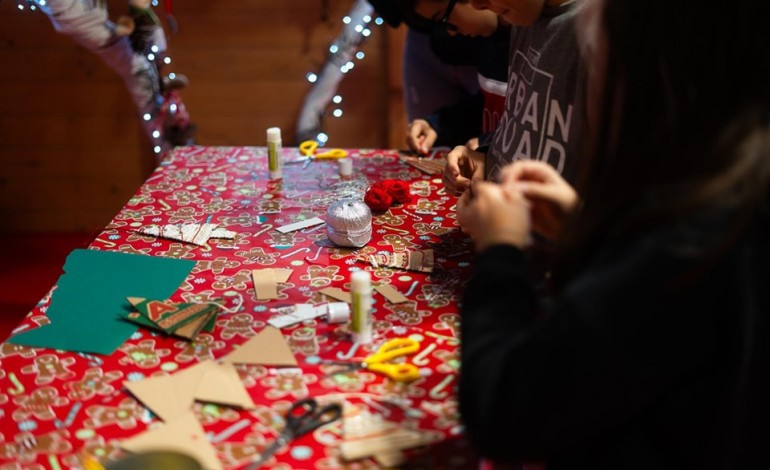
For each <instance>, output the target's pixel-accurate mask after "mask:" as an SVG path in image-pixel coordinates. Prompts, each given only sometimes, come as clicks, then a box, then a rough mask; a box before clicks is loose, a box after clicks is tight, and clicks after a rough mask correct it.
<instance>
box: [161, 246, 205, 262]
mask: <svg viewBox="0 0 770 470" xmlns="http://www.w3.org/2000/svg"><path fill="white" fill-rule="evenodd" d="M196 248H197V247H196V246H194V245H191V244H189V243H172V244H170V245H169V247H168V250H166V251H161V252H160V254H161V255H163V256H166V257H168V258H177V259H182V258H192V257H193V252H194V251H195V249H196Z"/></svg>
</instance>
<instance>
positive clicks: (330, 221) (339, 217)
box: [326, 199, 372, 248]
mask: <svg viewBox="0 0 770 470" xmlns="http://www.w3.org/2000/svg"><path fill="white" fill-rule="evenodd" d="M326 234H327V236H328V237H329V240H330V241H331V242H332V243H334V244H335V245H337V246H348V247H356V248H360V247H362V246H364V245H366V244H367V243H368V242H369V240H371V239H372V211H371V210H370V209H369V206H367V205H366V203H364V201H359V200H357V199H340V200H339V201H336V202H334V203H332V205H330V206H329V209H328V210H327V211H326Z"/></svg>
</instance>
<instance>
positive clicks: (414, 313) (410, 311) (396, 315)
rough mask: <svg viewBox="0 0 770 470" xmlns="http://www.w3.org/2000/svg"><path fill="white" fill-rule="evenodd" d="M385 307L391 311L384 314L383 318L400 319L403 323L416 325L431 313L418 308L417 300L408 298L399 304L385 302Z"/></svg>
mask: <svg viewBox="0 0 770 470" xmlns="http://www.w3.org/2000/svg"><path fill="white" fill-rule="evenodd" d="M385 309H386V310H389V311H390V312H391V313H389V314H387V315H385V318H386V319H388V320H391V321H400V322H401V323H403V324H405V325H418V324H420V323H421V322H422V319H423V318H424V317H428V316H430V315H431V311H430V310H419V309H418V308H417V302H415V301H414V300H410V301H408V302H402V303H400V304H395V305H392V304H385Z"/></svg>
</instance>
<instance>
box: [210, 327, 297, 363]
mask: <svg viewBox="0 0 770 470" xmlns="http://www.w3.org/2000/svg"><path fill="white" fill-rule="evenodd" d="M222 361H224V362H229V363H232V364H260V365H269V366H296V365H297V358H295V357H294V353H292V352H291V348H289V345H288V344H286V339H284V337H283V334H281V330H279V329H278V328H274V327H272V326H268V327H266V328H265V329H264V330H262V331H260V332H259V333H257V334H256V335H255V336H254V337H253V338H251V339H250V340H248V341H246V342H245V343H243V344H242V345H241V346H240V347H238V348H237V349H236V350H234V351H233V352H231V353H230V354H228V355H227V356H225V357H223V358H222Z"/></svg>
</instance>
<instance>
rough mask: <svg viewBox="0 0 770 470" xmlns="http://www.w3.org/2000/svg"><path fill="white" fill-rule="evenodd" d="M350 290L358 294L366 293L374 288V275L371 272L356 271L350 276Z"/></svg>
mask: <svg viewBox="0 0 770 470" xmlns="http://www.w3.org/2000/svg"><path fill="white" fill-rule="evenodd" d="M350 288H351V290H353V291H356V292H366V291H368V290H369V289H371V288H372V275H371V274H369V271H356V272H354V273H353V274H351V275H350Z"/></svg>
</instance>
